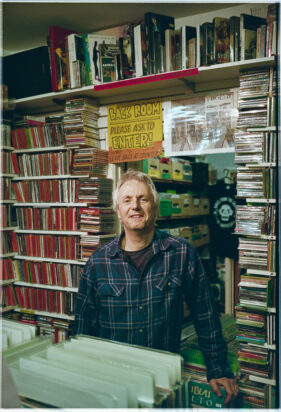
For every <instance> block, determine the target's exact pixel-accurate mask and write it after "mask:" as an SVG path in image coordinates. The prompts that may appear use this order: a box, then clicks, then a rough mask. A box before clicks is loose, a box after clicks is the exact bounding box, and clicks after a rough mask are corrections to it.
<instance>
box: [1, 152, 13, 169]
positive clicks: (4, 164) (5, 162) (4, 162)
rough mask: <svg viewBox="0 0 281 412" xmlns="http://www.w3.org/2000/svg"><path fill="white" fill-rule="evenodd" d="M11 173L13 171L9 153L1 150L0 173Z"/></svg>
mask: <svg viewBox="0 0 281 412" xmlns="http://www.w3.org/2000/svg"><path fill="white" fill-rule="evenodd" d="M5 173H6V174H12V173H14V167H13V163H12V158H11V153H10V152H8V151H5V150H2V153H1V174H5Z"/></svg>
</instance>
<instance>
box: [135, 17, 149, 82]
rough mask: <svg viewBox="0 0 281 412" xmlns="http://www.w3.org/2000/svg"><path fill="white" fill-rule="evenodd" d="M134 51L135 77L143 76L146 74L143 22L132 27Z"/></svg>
mask: <svg viewBox="0 0 281 412" xmlns="http://www.w3.org/2000/svg"><path fill="white" fill-rule="evenodd" d="M134 51H135V69H136V77H141V76H145V75H146V74H147V47H146V33H145V24H144V22H141V23H139V24H137V25H136V26H135V27H134Z"/></svg>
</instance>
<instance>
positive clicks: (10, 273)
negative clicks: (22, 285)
mask: <svg viewBox="0 0 281 412" xmlns="http://www.w3.org/2000/svg"><path fill="white" fill-rule="evenodd" d="M0 262H1V268H2V270H1V271H0V282H1V281H3V280H4V281H5V280H13V279H14V278H15V275H14V273H15V272H14V260H13V259H11V258H10V257H7V258H5V259H1V261H0Z"/></svg>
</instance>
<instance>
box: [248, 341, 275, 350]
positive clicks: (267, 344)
mask: <svg viewBox="0 0 281 412" xmlns="http://www.w3.org/2000/svg"><path fill="white" fill-rule="evenodd" d="M249 345H251V346H256V347H257V348H260V347H263V348H265V349H270V350H276V345H275V344H269V343H265V344H264V345H258V344H257V343H249Z"/></svg>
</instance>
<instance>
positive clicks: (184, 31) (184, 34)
mask: <svg viewBox="0 0 281 412" xmlns="http://www.w3.org/2000/svg"><path fill="white" fill-rule="evenodd" d="M180 30H181V53H182V57H181V61H182V67H181V68H182V69H188V68H189V67H190V66H189V61H188V57H189V56H188V44H189V40H190V39H193V38H196V27H192V26H182V27H181V29H180Z"/></svg>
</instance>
